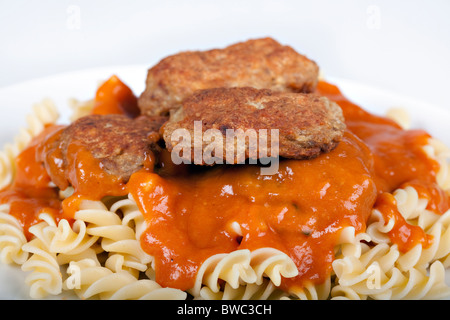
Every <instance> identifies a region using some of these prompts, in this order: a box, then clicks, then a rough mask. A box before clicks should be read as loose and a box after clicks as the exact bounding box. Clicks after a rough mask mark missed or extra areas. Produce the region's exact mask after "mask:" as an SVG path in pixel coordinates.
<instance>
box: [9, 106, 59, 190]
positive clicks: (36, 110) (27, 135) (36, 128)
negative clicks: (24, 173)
mask: <svg viewBox="0 0 450 320" xmlns="http://www.w3.org/2000/svg"><path fill="white" fill-rule="evenodd" d="M58 118H59V113H58V111H57V108H56V106H55V104H54V103H53V102H52V101H51V100H50V99H44V100H42V101H41V102H40V103H37V104H35V105H34V106H33V112H32V113H31V114H29V115H27V117H26V121H27V124H28V126H27V127H26V128H22V129H20V131H19V134H18V135H17V136H16V138H15V141H14V143H13V144H7V145H6V146H5V148H4V150H3V151H2V152H0V189H3V188H4V187H6V186H7V185H9V184H10V183H11V182H12V181H13V179H14V175H15V172H16V165H15V161H16V157H17V156H18V155H19V153H20V152H21V151H22V150H23V149H24V148H25V147H26V146H27V145H28V144H29V143H30V141H31V140H32V139H33V138H34V137H35V136H37V135H38V134H39V133H41V132H42V130H43V129H44V127H45V126H47V125H50V124H53V123H55V122H56V121H57V120H58Z"/></svg>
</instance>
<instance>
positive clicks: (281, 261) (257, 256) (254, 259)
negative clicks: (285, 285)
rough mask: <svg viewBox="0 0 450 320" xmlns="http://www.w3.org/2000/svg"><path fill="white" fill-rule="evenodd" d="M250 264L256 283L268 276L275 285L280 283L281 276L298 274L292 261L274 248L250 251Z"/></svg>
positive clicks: (286, 276)
mask: <svg viewBox="0 0 450 320" xmlns="http://www.w3.org/2000/svg"><path fill="white" fill-rule="evenodd" d="M250 265H251V267H252V268H253V270H254V271H255V274H256V284H257V285H259V284H262V283H263V279H264V277H268V278H269V279H270V280H271V281H272V282H273V283H274V284H275V286H279V285H280V284H281V279H282V277H285V278H292V277H295V276H297V275H298V269H297V266H296V265H295V263H294V261H292V259H291V258H290V257H289V256H288V255H287V254H285V253H284V252H281V251H279V250H277V249H274V248H260V249H256V250H254V251H252V252H251V253H250Z"/></svg>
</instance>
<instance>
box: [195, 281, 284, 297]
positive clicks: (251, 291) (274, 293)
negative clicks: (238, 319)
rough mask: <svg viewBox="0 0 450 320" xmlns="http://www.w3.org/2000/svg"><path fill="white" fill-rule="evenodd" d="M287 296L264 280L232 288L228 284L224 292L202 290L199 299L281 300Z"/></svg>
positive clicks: (208, 289)
mask: <svg viewBox="0 0 450 320" xmlns="http://www.w3.org/2000/svg"><path fill="white" fill-rule="evenodd" d="M286 296H287V294H286V293H285V292H283V291H281V290H279V289H278V288H277V287H276V286H275V285H274V284H273V282H272V281H270V280H269V279H264V280H263V282H262V283H261V284H256V283H249V284H246V285H240V286H239V287H238V288H232V287H231V286H230V285H229V284H228V283H227V284H225V287H224V289H223V290H221V291H219V292H213V291H212V290H211V289H210V288H209V287H203V288H202V289H201V290H200V295H199V297H198V299H203V300H280V299H282V298H283V297H286Z"/></svg>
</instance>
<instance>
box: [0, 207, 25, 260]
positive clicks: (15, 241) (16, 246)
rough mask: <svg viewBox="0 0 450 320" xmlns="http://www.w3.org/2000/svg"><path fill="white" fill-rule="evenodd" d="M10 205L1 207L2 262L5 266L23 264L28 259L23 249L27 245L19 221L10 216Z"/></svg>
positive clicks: (0, 249) (0, 253)
mask: <svg viewBox="0 0 450 320" xmlns="http://www.w3.org/2000/svg"><path fill="white" fill-rule="evenodd" d="M9 208H10V206H9V205H8V204H2V205H0V261H1V262H2V263H5V264H10V263H16V264H18V265H21V264H23V263H24V262H25V261H26V260H27V259H28V252H26V251H24V250H23V249H22V246H23V245H24V244H25V243H27V239H26V237H25V234H24V232H23V228H22V226H21V225H20V223H19V221H18V220H17V219H16V218H14V217H13V216H11V215H9Z"/></svg>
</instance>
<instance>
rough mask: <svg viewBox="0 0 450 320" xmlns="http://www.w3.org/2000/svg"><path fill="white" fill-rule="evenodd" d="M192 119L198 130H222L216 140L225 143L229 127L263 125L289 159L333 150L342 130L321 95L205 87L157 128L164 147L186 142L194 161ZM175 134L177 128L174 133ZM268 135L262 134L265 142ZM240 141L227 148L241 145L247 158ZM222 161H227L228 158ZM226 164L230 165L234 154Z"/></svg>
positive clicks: (337, 110)
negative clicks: (274, 132) (275, 135)
mask: <svg viewBox="0 0 450 320" xmlns="http://www.w3.org/2000/svg"><path fill="white" fill-rule="evenodd" d="M194 121H201V125H202V127H201V130H202V132H203V133H204V132H206V130H208V129H217V132H220V133H221V134H222V138H221V139H218V140H222V141H226V133H227V130H229V129H233V130H234V131H236V130H238V129H242V131H244V132H245V131H246V130H248V129H254V130H255V131H259V130H260V129H267V132H270V131H271V130H272V129H278V139H279V155H280V156H282V157H286V158H295V159H307V158H313V157H316V156H318V155H319V154H320V153H321V152H327V151H330V150H332V149H334V148H335V147H336V146H337V144H338V143H339V141H340V140H341V138H342V136H343V133H344V130H345V124H344V117H343V115H342V110H341V108H340V107H339V106H338V105H337V104H336V103H334V102H332V101H330V100H328V99H327V98H325V97H320V96H317V95H314V94H303V93H287V92H275V91H272V90H269V89H259V90H258V89H255V88H249V87H241V88H214V89H207V90H203V91H198V92H196V93H194V94H193V95H192V96H191V97H189V98H188V99H186V100H185V101H184V103H183V105H182V107H180V108H179V109H178V110H177V111H175V112H173V113H172V115H171V118H170V120H169V121H168V122H166V123H165V124H164V125H163V127H162V128H161V131H162V135H163V138H164V141H165V143H166V146H167V149H168V150H169V151H171V150H173V149H174V147H175V146H176V145H177V144H178V143H186V141H188V142H189V141H190V143H191V145H190V146H189V148H190V150H191V151H192V152H191V154H189V155H188V158H189V160H190V161H192V162H195V161H194V152H193V151H194V149H195V148H194V147H195V145H194V143H195V137H194ZM177 129H183V130H187V132H189V137H188V138H189V139H184V138H183V139H181V138H179V137H177V136H175V135H173V133H174V132H175V130H177ZM179 132H180V131H177V135H178V133H179ZM197 132H198V130H197ZM270 139H271V138H269V135H268V140H267V142H268V143H269V142H270V141H271V140H270ZM211 140H212V139H211ZM227 142H228V141H227ZM244 143H245V145H240V146H237V145H234V146H233V148H234V151H237V150H238V149H239V150H242V148H244V149H245V156H246V158H248V157H249V156H250V152H249V151H250V150H249V142H248V141H247V140H246V141H244ZM266 145H267V144H266ZM208 146H209V147H211V142H210V141H202V146H201V147H202V151H205V150H206V148H208ZM230 146H231V145H230ZM260 148H265V146H264V145H259V146H258V152H259V150H260ZM267 148H268V150H264V152H265V153H264V154H266V155H271V151H270V150H269V149H270V146H268V147H267ZM227 151H229V150H227V145H226V143H223V149H222V152H221V156H222V157H223V158H222V159H223V160H225V157H226V154H227ZM258 154H259V153H258ZM214 156H217V155H214ZM235 156H236V152H235ZM203 160H205V159H203ZM226 160H227V163H230V159H228V158H226ZM224 162H225V161H224ZM232 163H236V158H235V159H234V161H233V162H232ZM197 164H200V163H197ZM201 164H204V163H201Z"/></svg>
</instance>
